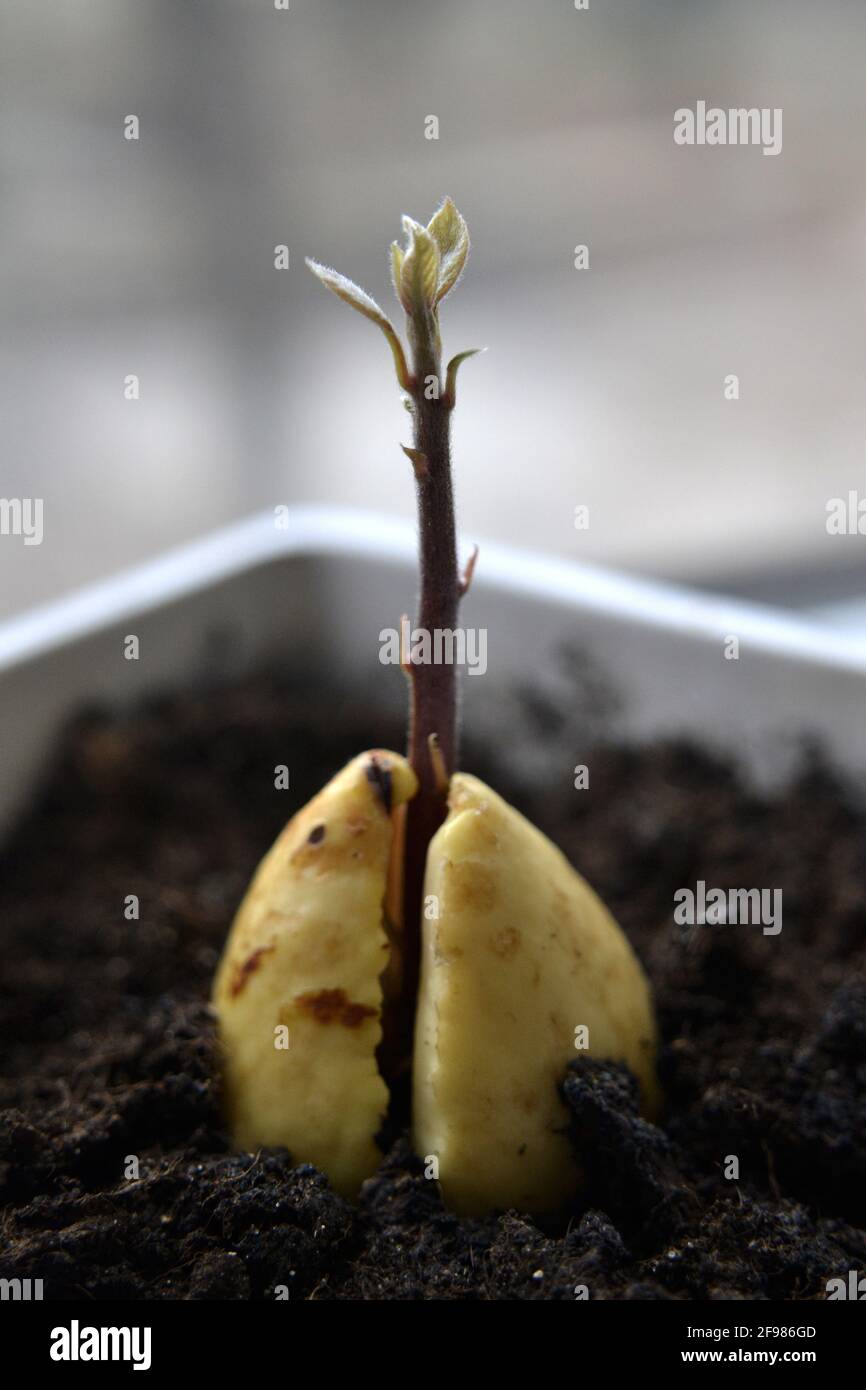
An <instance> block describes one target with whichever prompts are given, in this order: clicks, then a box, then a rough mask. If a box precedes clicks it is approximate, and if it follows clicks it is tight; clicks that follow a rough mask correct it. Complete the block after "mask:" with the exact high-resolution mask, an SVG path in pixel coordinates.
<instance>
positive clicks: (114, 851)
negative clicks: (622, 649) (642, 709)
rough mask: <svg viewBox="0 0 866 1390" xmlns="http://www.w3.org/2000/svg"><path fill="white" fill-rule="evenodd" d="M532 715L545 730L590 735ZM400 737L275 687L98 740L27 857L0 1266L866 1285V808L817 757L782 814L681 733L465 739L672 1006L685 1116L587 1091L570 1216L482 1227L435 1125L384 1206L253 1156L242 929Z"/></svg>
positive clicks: (657, 1287)
mask: <svg viewBox="0 0 866 1390" xmlns="http://www.w3.org/2000/svg"><path fill="white" fill-rule="evenodd" d="M527 717H529V718H530V722H531V725H532V727H529V728H526V729H524V730H523V731H522V732H520V731H518V730H517V729H516V728H515V729H514V730H513V731H512V734H511V737H512V738H515V739H516V738H521V737H526V738H532V739H534V740H539V741H543V739H544V738H545V737H547V736H548V734H550V728H548V725H550V726H551V728H552V727H553V726H554V725H557V722H558V728H557V737H562V735H563V734H564V735H565V737H564V741H563V747H564V748H567V747H568V746H569V738H571V739H576V738H577V737H578V736H579V733H580V730H579V728H578V727H577V726H575V727H574V728H573V729H572V730H571V733H570V734H569V729H568V725H567V721H565V725H564V727H563V720H562V718H559V719H558V721H557V720H546V719H545V712H544V708H543V706H542V707H541V708H540V709H539V708H535V709H532V710H530V711H529V714H528V716H527ZM551 736H552V734H551ZM401 743H402V736H401V731H400V729H399V728H397V727H395V726H393V725H392V724H391V723H390V721H385V722H384V723H383V722H382V721H380V720H378V719H377V718H376V717H374V713H373V712H372V711H370V710H362V711H359V710H358V709H357V708H354V707H353V706H351V705H349V704H347V703H346V701H345V700H344V699H342V700H341V699H340V697H339V696H338V695H335V694H334V693H333V692H317V693H316V696H315V698H314V699H313V700H311V699H310V697H309V694H308V695H307V696H306V698H305V697H303V696H302V695H301V694H300V693H297V692H294V691H293V690H292V689H291V688H290V687H288V686H287V685H286V684H285V683H283V682H280V681H278V680H275V679H272V678H265V677H261V678H258V679H256V680H250V681H247V682H246V683H243V684H239V685H235V686H232V687H231V688H224V689H222V690H220V691H211V692H208V693H204V692H202V693H199V694H196V695H186V696H183V697H180V698H177V699H172V700H167V701H164V702H161V703H159V704H157V705H152V706H150V707H149V708H148V709H146V710H145V711H143V712H139V713H137V714H135V715H134V716H127V717H124V718H122V719H118V718H115V717H113V716H109V715H105V714H98V713H94V714H89V715H87V716H82V717H81V718H79V719H78V720H77V721H76V723H75V724H74V726H73V727H71V728H70V729H69V730H68V731H67V732H66V734H65V736H64V738H63V740H62V743H61V745H60V747H59V749H58V751H57V754H56V756H55V757H54V758H53V760H52V763H51V767H50V769H49V772H48V775H47V778H46V780H45V783H44V785H43V788H42V791H41V793H40V795H39V797H38V799H37V801H36V803H35V804H34V806H33V808H32V809H31V811H30V812H29V814H28V815H27V816H26V818H25V819H24V820H23V822H22V823H21V824H20V826H19V828H18V830H17V833H16V834H15V836H14V837H13V839H12V841H11V843H9V844H8V846H7V848H6V851H5V854H4V858H3V861H2V865H0V870H2V873H0V921H2V929H3V939H4V951H3V969H2V999H0V1043H2V1048H3V1054H4V1065H3V1068H2V1071H3V1076H4V1080H3V1082H2V1091H0V1104H2V1106H3V1107H4V1109H3V1112H2V1119H0V1198H2V1202H3V1204H4V1212H3V1220H2V1226H0V1233H2V1234H0V1242H2V1249H0V1274H2V1276H3V1277H5V1278H15V1277H20V1278H27V1277H30V1278H41V1279H43V1280H44V1289H45V1296H46V1297H49V1298H80V1297H82V1296H87V1297H90V1298H97V1299H104V1298H129V1299H141V1298H146V1299H164V1298H192V1299H213V1298H220V1299H222V1298H230V1299H247V1298H261V1297H265V1298H273V1297H274V1296H275V1290H276V1289H277V1287H278V1286H285V1288H287V1289H288V1291H289V1294H290V1297H291V1298H293V1299H296V1298H320V1299H321V1298H352V1299H365V1298H367V1299H369V1298H473V1299H478V1298H482V1299H491V1298H520V1299H524V1298H525V1299H544V1298H560V1299H573V1298H574V1297H575V1289H576V1287H577V1286H581V1285H582V1286H586V1289H587V1292H588V1294H589V1296H590V1297H591V1298H594V1299H670V1298H679V1299H682V1298H687V1299H708V1298H711V1299H730V1298H746V1299H812V1298H824V1297H825V1296H826V1283H827V1280H828V1279H830V1278H833V1277H837V1276H841V1277H846V1276H847V1274H848V1271H849V1270H852V1269H853V1270H859V1271H861V1272H862V1271H866V1231H864V1227H866V974H864V966H866V934H864V927H866V815H864V813H863V811H862V810H860V809H858V808H857V807H856V806H855V805H854V804H853V803H852V802H851V801H850V800H849V799H848V798H847V797H846V794H845V792H844V791H843V790H842V788H841V787H840V786H839V785H838V784H837V783H836V782H835V781H834V778H833V777H832V776H831V775H830V774H829V773H828V772H827V771H826V770H825V769H824V767H823V766H822V764H821V762H820V759H818V758H817V757H816V756H815V755H813V754H809V753H804V756H803V759H802V765H801V770H800V772H799V774H798V776H797V777H796V778H795V779H794V781H793V782H792V784H791V785H790V786H789V788H788V789H787V791H786V792H785V794H784V795H782V796H779V797H777V798H773V799H762V798H761V797H759V796H758V795H756V794H754V793H752V792H749V791H746V790H744V787H743V785H742V783H741V782H740V781H739V780H738V778H737V776H736V774H735V772H734V771H733V770H732V769H731V768H730V767H728V766H727V765H724V764H722V763H720V762H718V761H715V760H714V759H713V758H711V757H710V756H708V755H707V754H706V753H704V752H701V751H698V750H696V749H694V748H689V747H684V746H681V745H676V746H671V745H668V746H657V747H654V748H651V749H648V750H643V751H634V750H631V751H629V750H624V749H622V748H617V747H609V746H605V745H604V744H601V745H599V746H598V747H597V748H596V749H595V750H594V751H593V752H592V754H591V755H589V756H587V755H586V753H585V750H581V751H580V752H579V753H577V754H576V755H575V750H574V747H573V746H572V747H571V749H570V752H567V753H565V754H564V755H563V759H562V763H563V765H562V767H561V777H560V778H559V781H558V783H557V781H556V779H554V780H551V778H550V777H549V776H546V777H544V778H543V779H541V781H542V782H543V785H538V786H536V787H535V788H533V787H531V786H530V785H528V784H526V782H525V781H523V780H522V779H520V778H518V777H516V776H515V774H514V772H513V771H511V772H510V771H509V767H508V765H507V759H504V758H503V757H502V756H497V755H496V754H494V753H491V752H490V751H489V750H485V748H483V747H472V746H471V745H469V746H467V747H466V749H465V756H464V758H463V763H464V766H467V767H469V768H471V769H472V770H473V771H475V772H477V773H478V774H479V775H480V776H482V777H484V778H485V779H486V780H488V781H490V782H491V783H492V784H493V785H495V786H496V787H497V789H498V790H499V791H500V792H501V793H502V794H503V795H505V796H506V797H508V798H509V799H510V800H512V801H513V803H514V804H515V805H517V806H518V808H519V809H521V810H522V811H523V812H525V813H526V814H527V815H529V816H530V817H531V819H533V820H534V821H535V822H536V824H537V825H539V826H540V827H541V828H542V829H543V830H545V831H546V832H547V833H548V834H549V835H550V836H551V837H552V838H553V839H554V840H555V841H556V842H557V843H558V844H559V845H560V846H561V847H562V849H563V850H564V851H565V852H566V854H568V856H569V857H570V858H571V860H572V862H573V863H574V864H575V865H576V866H577V867H578V868H579V869H580V870H581V871H582V872H583V873H584V874H585V875H586V876H587V877H588V878H589V880H590V881H591V882H592V883H593V884H594V885H595V887H596V888H597V889H598V890H599V892H600V893H601V894H602V896H603V897H604V898H605V899H606V901H607V902H608V904H609V906H610V907H611V909H612V910H613V912H614V914H615V915H616V916H617V918H618V919H619V921H620V922H621V924H622V926H623V927H624V928H625V930H626V931H627V932H628V934H629V936H630V938H631V940H632V941H633V943H634V945H635V947H636V949H637V951H638V952H639V954H640V956H641V958H642V960H643V962H644V964H645V965H646V967H647V969H648V971H649V974H650V976H651V978H652V981H653V983H654V986H655V991H656V998H657V1002H658V1010H659V1018H660V1025H661V1031H662V1037H663V1050H662V1056H661V1066H660V1071H661V1077H662V1081H663V1084H664V1088H665V1092H666V1096H667V1108H666V1111H665V1113H664V1115H663V1116H662V1118H661V1122H660V1124H659V1125H658V1126H655V1125H650V1124H648V1123H645V1122H644V1121H642V1120H640V1119H639V1118H638V1117H637V1115H636V1111H635V1106H634V1089H633V1084H632V1081H631V1078H630V1077H629V1076H628V1074H627V1073H626V1072H625V1071H623V1070H622V1069H620V1068H618V1067H615V1066H610V1065H605V1064H599V1063H592V1062H590V1061H588V1060H587V1059H582V1060H581V1059H580V1058H579V1057H578V1056H577V1055H576V1057H575V1060H574V1062H572V1064H571V1066H570V1068H569V1069H568V1070H567V1072H564V1074H563V1094H564V1097H565V1100H566V1103H567V1106H568V1111H569V1114H570V1117H571V1123H572V1126H573V1131H574V1133H575V1135H580V1151H581V1154H582V1157H583V1161H584V1164H585V1168H586V1173H587V1186H586V1190H585V1191H584V1193H583V1194H582V1196H581V1198H580V1201H579V1202H578V1203H577V1204H576V1205H575V1207H574V1209H573V1211H572V1212H571V1213H570V1214H569V1218H568V1220H567V1222H563V1223H560V1224H558V1225H553V1226H549V1227H547V1228H546V1229H544V1228H542V1226H541V1225H540V1224H539V1223H538V1222H536V1221H534V1220H533V1219H532V1218H531V1217H529V1216H527V1215H526V1214H524V1213H521V1212H514V1211H512V1212H507V1213H504V1214H501V1215H496V1216H492V1217H490V1218H489V1219H486V1220H479V1221H467V1220H460V1219H458V1218H457V1217H455V1216H453V1215H452V1214H451V1213H450V1212H449V1211H448V1210H447V1209H446V1208H445V1207H444V1206H443V1204H442V1201H441V1198H440V1196H439V1192H438V1188H437V1185H436V1184H435V1183H433V1182H430V1181H427V1180H426V1179H425V1178H424V1176H423V1170H422V1166H421V1164H420V1163H419V1161H418V1159H417V1158H415V1157H414V1156H413V1154H412V1152H411V1149H410V1147H409V1144H408V1141H407V1139H406V1136H405V1134H402V1135H397V1136H396V1137H395V1138H393V1139H392V1142H391V1147H390V1149H389V1151H388V1152H387V1154H385V1155H384V1156H383V1160H382V1165H381V1168H380V1170H379V1173H378V1174H377V1176H376V1177H375V1178H373V1179H372V1180H371V1181H370V1182H369V1183H368V1184H367V1185H366V1186H365V1189H364V1191H363V1193H362V1195H361V1199H360V1202H359V1204H358V1205H357V1206H352V1205H350V1204H349V1203H347V1202H345V1201H343V1200H342V1199H340V1198H339V1197H337V1196H335V1195H334V1194H333V1193H332V1192H331V1190H330V1188H329V1186H328V1183H327V1180H326V1179H325V1178H324V1177H323V1175H322V1174H321V1173H319V1172H317V1171H316V1170H315V1169H313V1168H312V1167H310V1166H308V1165H307V1166H301V1167H296V1166H294V1165H293V1162H292V1158H291V1156H290V1155H288V1154H286V1153H285V1152H282V1151H275V1152H266V1153H262V1154H259V1155H250V1154H232V1153H231V1152H230V1150H229V1147H228V1144H227V1140H226V1135H225V1132H224V1129H223V1125H222V1120H221V1115H220V1082H219V1069H218V1062H217V1053H216V1048H215V1043H214V1026H213V1022H212V1019H211V1017H210V1014H209V1011H208V1008H207V1004H206V1001H207V998H208V993H209V987H210V981H211V976H212V973H213V970H214V966H215V965H216V962H217V958H218V954H219V951H220V948H221V946H222V943H223V940H224V938H225V935H226V932H227V930H228V926H229V923H230V920H231V917H232V913H233V911H234V909H235V907H236V906H237V904H238V902H239V901H240V899H241V897H242V895H243V893H244V890H245V888H246V885H247V883H248V880H249V877H250V874H251V872H252V870H253V869H254V867H255V865H256V863H257V861H258V859H259V858H260V857H261V855H262V854H263V853H264V851H265V850H266V849H267V848H268V846H269V845H270V843H271V841H272V840H273V839H274V837H275V835H276V834H277V832H278V831H279V829H280V828H281V826H282V825H283V823H284V822H285V820H286V819H287V817H288V815H289V814H290V813H291V812H292V811H293V810H294V809H296V808H297V807H298V806H300V805H301V804H302V803H303V802H304V801H305V800H306V799H307V798H308V797H309V796H310V795H312V794H313V793H314V792H315V791H316V790H318V788H319V787H320V786H321V785H322V784H323V783H324V782H325V781H326V780H327V779H328V778H329V777H330V776H331V775H332V774H333V773H334V772H335V771H336V770H337V769H338V768H339V767H340V766H341V765H342V764H343V763H344V762H345V761H347V760H348V758H349V757H351V756H352V755H353V754H355V753H356V752H358V751H360V750H362V749H363V748H364V747H370V746H377V745H378V746H382V745H385V746H388V745H389V744H390V745H392V746H397V747H399V746H401ZM576 757H579V758H580V760H581V761H583V762H587V763H588V764H589V765H590V768H591V788H590V789H589V790H582V791H576V790H575V789H574V787H573V776H572V772H571V765H572V764H573V762H574V761H575V760H576ZM281 763H284V764H286V765H288V767H289V768H290V776H291V790H289V791H277V790H276V789H275V788H274V767H275V766H276V765H277V764H281ZM698 880H704V881H705V882H706V883H707V885H709V886H713V887H720V888H725V889H726V888H751V887H772V888H780V889H781V890H782V892H783V905H784V908H783V911H784V915H783V929H782V931H781V932H780V933H779V934H778V935H765V934H764V933H763V931H762V930H761V927H760V926H759V925H754V926H753V925H746V924H743V925H716V926H703V927H694V928H690V929H689V928H683V927H679V926H677V925H676V924H675V923H674V918H673V906H674V899H673V895H674V892H675V891H676V890H677V889H679V888H682V887H688V886H694V885H695V884H696V882H697V881H698ZM133 894H134V895H136V896H137V898H138V903H139V915H138V917H137V918H136V917H135V916H134V915H132V908H131V906H130V904H129V901H128V900H129V898H130V895H133ZM127 914H129V915H127ZM734 1158H735V1159H737V1160H738V1163H739V1176H738V1177H732V1176H731V1174H732V1172H733V1168H732V1160H733V1159H734ZM135 1160H137V1162H138V1177H137V1179H136V1177H135V1171H136V1169H135Z"/></svg>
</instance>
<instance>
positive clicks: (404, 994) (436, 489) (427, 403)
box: [387, 321, 461, 1071]
mask: <svg viewBox="0 0 866 1390" xmlns="http://www.w3.org/2000/svg"><path fill="white" fill-rule="evenodd" d="M412 329H414V330H415V331H414V335H413V337H412V345H413V352H414V379H415V386H414V388H413V391H412V402H413V415H414V421H415V439H414V445H415V452H416V454H417V455H423V461H421V460H419V461H417V462H416V465H415V486H416V491H417V501H418V530H419V560H420V579H421V593H420V602H419V607H418V617H417V620H416V623H415V628H416V629H420V630H422V631H424V632H426V633H429V634H430V638H431V641H432V638H433V634H434V633H435V632H436V631H437V630H440V631H444V630H449V631H453V630H454V629H456V627H457V615H458V608H459V604H460V596H461V576H460V572H459V569H458V563H457V534H456V527H455V521H454V496H453V492H452V486H451V455H450V446H449V434H450V415H451V406H450V403H449V402H448V401H447V400H445V399H443V394H444V392H443V391H442V390H441V388H440V390H439V394H438V397H437V396H436V395H435V394H434V391H435V388H433V387H431V382H435V383H438V382H440V362H439V348H438V333H437V332H436V327H435V324H434V323H432V321H431V322H430V323H428V324H426V325H421V326H420V332H419V328H418V326H417V325H410V331H411V330H412ZM425 330H426V331H425ZM431 395H432V396H433V398H432V399H428V396H431ZM406 658H407V659H408V663H409V665H408V675H409V679H410V691H411V694H410V713H409V740H408V757H409V761H410V762H411V764H412V767H413V769H414V771H415V775H416V776H417V778H418V793H417V795H416V796H414V797H413V798H412V800H411V801H410V802H409V805H408V808H407V812H406V840H405V854H404V861H403V862H404V872H405V877H404V884H403V924H402V927H403V929H402V946H403V949H402V970H401V985H400V995H401V999H400V1003H399V1007H398V1015H399V1016H398V1018H396V1019H394V1020H393V1022H392V1024H391V1029H392V1030H393V1031H392V1033H391V1039H390V1044H389V1045H388V1046H387V1052H388V1054H389V1059H390V1069H391V1070H392V1071H395V1070H399V1067H400V1065H401V1064H403V1065H405V1062H406V1061H407V1060H408V1058H409V1056H410V1054H411V1049H412V1028H413V1022H414V1016H415V1004H416V1001H417V995H418V977H419V968H420V946H421V913H422V907H423V900H424V869H425V864H426V860H427V849H428V846H429V844H430V840H431V839H432V837H433V836H434V835H435V833H436V831H437V830H438V828H439V826H440V825H441V824H442V821H443V820H444V819H445V814H446V810H447V796H448V792H447V787H445V786H443V785H442V775H441V774H442V765H443V764H444V768H445V770H446V772H447V774H448V776H450V775H451V773H452V772H453V771H454V768H455V765H456V758H457V672H456V670H455V667H454V665H453V663H446V662H442V663H439V664H437V663H435V662H431V663H429V664H423V665H422V664H419V663H412V661H411V649H410V652H409V653H406ZM431 735H435V736H436V740H437V741H438V746H439V751H440V754H441V763H440V765H439V767H438V770H437V767H436V766H435V765H434V763H433V761H432V760H431V756H430V746H429V741H430V736H431ZM437 771H438V775H437ZM389 1031H390V1030H389Z"/></svg>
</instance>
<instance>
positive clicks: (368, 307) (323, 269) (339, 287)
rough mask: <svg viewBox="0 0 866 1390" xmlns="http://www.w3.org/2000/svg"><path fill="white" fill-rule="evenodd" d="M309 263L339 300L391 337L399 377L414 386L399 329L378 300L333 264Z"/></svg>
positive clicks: (403, 384) (404, 387)
mask: <svg viewBox="0 0 866 1390" xmlns="http://www.w3.org/2000/svg"><path fill="white" fill-rule="evenodd" d="M307 265H308V266H309V268H310V270H311V271H312V272H313V274H314V275H315V276H316V277H317V278H318V279H319V280H321V282H322V284H323V285H325V286H326V287H327V288H328V289H329V290H331V291H332V292H333V293H334V294H335V295H336V296H337V298H338V299H342V300H343V302H344V303H345V304H351V306H352V308H353V309H357V310H358V313H359V314H363V315H364V317H365V318H368V319H370V320H372V322H373V323H377V324H378V325H379V327H380V328H381V330H382V332H383V333H384V334H385V337H386V338H387V339H388V343H389V345H390V348H391V351H392V353H393V354H394V366H395V367H396V369H397V380H398V381H399V383H400V385H401V386H402V387H403V390H404V391H408V390H409V388H410V386H411V378H410V376H409V370H408V368H407V366H406V356H405V353H404V352H403V344H402V343H401V342H400V339H399V338H398V337H397V333H396V330H395V328H394V325H393V324H392V322H391V320H390V319H389V318H388V316H387V314H385V313H384V312H383V311H382V310H381V309H380V308H379V305H378V304H377V303H376V301H375V299H374V298H373V297H372V295H369V294H367V291H366V290H362V289H361V286H360V285H356V284H355V282H354V280H349V279H348V278H347V277H346V276H345V275H341V274H340V272H339V271H337V270H331V268H330V266H326V265H320V264H319V262H318V261H314V260H312V259H311V258H310V257H309V256H308V257H307Z"/></svg>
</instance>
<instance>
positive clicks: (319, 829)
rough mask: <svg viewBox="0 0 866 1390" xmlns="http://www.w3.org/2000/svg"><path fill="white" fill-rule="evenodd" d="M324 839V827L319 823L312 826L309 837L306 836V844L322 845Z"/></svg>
mask: <svg viewBox="0 0 866 1390" xmlns="http://www.w3.org/2000/svg"><path fill="white" fill-rule="evenodd" d="M324 838H325V827H324V825H322V824H321V823H320V824H319V825H314V826H313V828H312V830H311V831H310V833H309V835H308V836H307V844H309V845H320V844H321V843H322V841H323V840H324Z"/></svg>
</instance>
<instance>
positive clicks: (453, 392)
mask: <svg viewBox="0 0 866 1390" xmlns="http://www.w3.org/2000/svg"><path fill="white" fill-rule="evenodd" d="M486 351H487V349H486V348H467V349H466V351H465V352H458V353H457V354H456V356H454V357H452V358H451V361H450V362H449V363H448V371H447V373H446V377H445V399H446V401H447V402H448V404H449V405H450V406H451V407H452V409H453V407H454V404H455V402H456V400H457V368H458V367H459V366H460V363H461V362H465V361H466V358H467V357H475V356H476V354H477V353H479V352H486Z"/></svg>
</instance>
